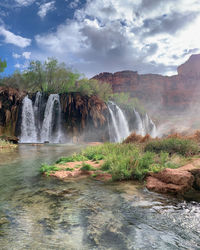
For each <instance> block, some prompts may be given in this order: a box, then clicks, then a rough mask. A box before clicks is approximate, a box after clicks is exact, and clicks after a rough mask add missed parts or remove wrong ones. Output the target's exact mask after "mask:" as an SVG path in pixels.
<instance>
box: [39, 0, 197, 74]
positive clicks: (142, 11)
mask: <svg viewBox="0 0 200 250" xmlns="http://www.w3.org/2000/svg"><path fill="white" fill-rule="evenodd" d="M199 13H200V2H199V1H196V0H177V1H176V6H174V1H173V0H169V1H166V0H134V1H133V0H124V1H121V0H93V1H87V3H86V5H85V6H84V8H82V9H80V10H76V12H75V18H74V20H71V21H69V20H68V21H66V22H65V23H64V24H62V25H59V26H58V27H57V30H56V32H51V33H47V34H42V35H37V36H36V37H35V39H36V42H37V44H38V46H39V48H40V52H39V53H40V55H41V57H42V55H44V56H45V55H51V56H55V57H57V58H58V59H60V60H63V61H66V62H67V63H70V64H71V65H73V66H74V67H75V68H77V69H78V70H80V71H83V72H85V73H86V74H88V75H89V76H92V75H93V74H95V73H98V72H101V71H117V70H123V69H130V70H138V71H139V72H140V73H149V72H152V73H169V72H171V73H172V72H173V73H174V69H175V65H176V66H177V65H179V64H180V63H182V62H184V61H185V60H186V57H188V56H189V55H190V53H189V52H188V53H186V52H185V51H186V50H187V51H190V52H191V53H192V51H193V49H194V48H199V40H200V35H198V34H200V33H199V26H200V14H199ZM38 55H39V54H38V53H37V56H38ZM175 55H177V58H176V57H175Z"/></svg>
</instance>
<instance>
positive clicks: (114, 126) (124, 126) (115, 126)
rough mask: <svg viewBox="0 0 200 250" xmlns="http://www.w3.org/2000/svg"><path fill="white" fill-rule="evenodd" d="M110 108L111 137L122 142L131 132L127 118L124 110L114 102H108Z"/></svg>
mask: <svg viewBox="0 0 200 250" xmlns="http://www.w3.org/2000/svg"><path fill="white" fill-rule="evenodd" d="M108 110H109V112H110V116H111V125H110V126H109V133H110V139H111V141H114V142H121V141H122V140H123V139H125V138H126V137H127V136H129V134H130V131H129V126H128V122H127V119H126V117H125V115H124V113H123V111H122V110H121V109H120V108H119V106H117V105H116V104H115V103H114V102H109V103H108Z"/></svg>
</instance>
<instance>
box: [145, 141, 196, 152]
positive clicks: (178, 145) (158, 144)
mask: <svg viewBox="0 0 200 250" xmlns="http://www.w3.org/2000/svg"><path fill="white" fill-rule="evenodd" d="M145 151H151V152H155V153H159V152H161V151H164V152H168V153H169V154H174V153H178V154H181V155H183V156H191V155H196V154H198V153H199V146H198V144H197V143H196V142H194V141H192V140H188V139H182V138H166V139H162V140H153V141H151V142H149V143H147V145H146V146H145Z"/></svg>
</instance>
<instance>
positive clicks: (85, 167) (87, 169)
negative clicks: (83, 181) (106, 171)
mask: <svg viewBox="0 0 200 250" xmlns="http://www.w3.org/2000/svg"><path fill="white" fill-rule="evenodd" d="M81 170H82V171H96V168H93V167H92V166H91V165H90V164H88V163H83V165H82V168H81Z"/></svg>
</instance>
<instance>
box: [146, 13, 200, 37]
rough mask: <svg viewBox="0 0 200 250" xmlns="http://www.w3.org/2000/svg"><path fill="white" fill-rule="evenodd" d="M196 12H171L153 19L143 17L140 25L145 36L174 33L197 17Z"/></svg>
mask: <svg viewBox="0 0 200 250" xmlns="http://www.w3.org/2000/svg"><path fill="white" fill-rule="evenodd" d="M198 15H199V13H198V12H195V11H194V12H185V13H177V12H172V13H171V14H170V15H163V16H159V17H157V18H154V19H145V20H144V25H143V27H142V29H143V30H145V32H144V33H146V35H147V36H152V35H156V34H160V33H168V34H171V35H174V34H175V33H176V32H178V31H181V30H182V28H185V27H186V26H187V25H189V24H191V23H192V22H193V21H194V20H195V19H196V18H197V17H198Z"/></svg>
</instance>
